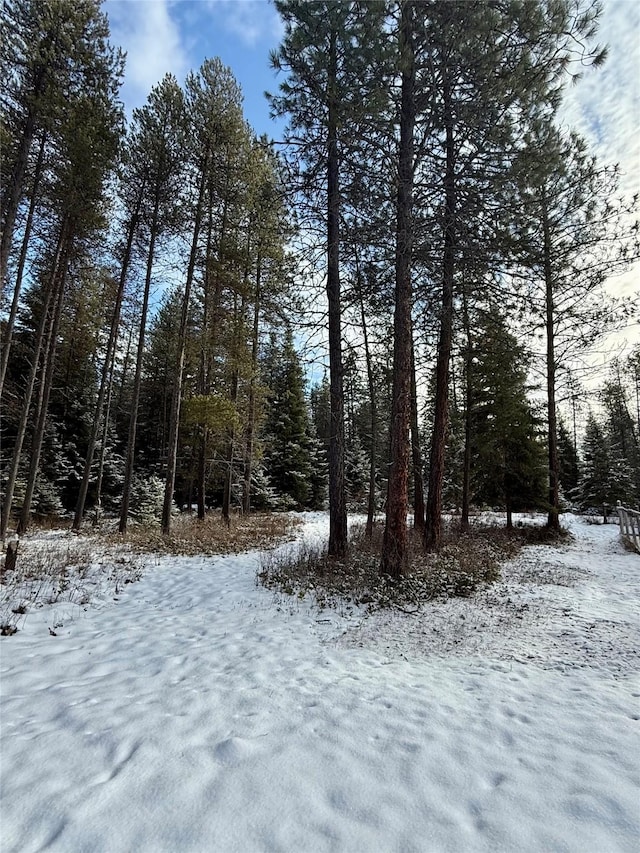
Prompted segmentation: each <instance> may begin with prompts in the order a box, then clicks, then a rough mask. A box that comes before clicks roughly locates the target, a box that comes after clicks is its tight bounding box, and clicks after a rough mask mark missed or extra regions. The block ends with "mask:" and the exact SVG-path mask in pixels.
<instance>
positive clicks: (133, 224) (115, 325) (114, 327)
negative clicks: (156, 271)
mask: <svg viewBox="0 0 640 853" xmlns="http://www.w3.org/2000/svg"><path fill="white" fill-rule="evenodd" d="M143 193H144V184H143V185H142V186H141V188H140V193H139V195H138V198H137V200H136V206H135V209H134V211H133V214H132V215H131V218H130V220H129V227H128V229H127V242H126V245H125V250H124V255H123V258H122V266H121V268H120V278H119V280H118V290H117V292H116V301H115V305H114V307H113V313H112V315H111V328H110V330H109V340H108V341H107V352H106V354H105V358H104V364H103V367H102V374H101V376H100V388H99V390H98V400H97V402H96V412H95V416H94V418H93V424H92V427H91V435H90V436H89V445H88V447H87V455H86V459H85V463H84V472H83V475H82V483H81V484H80V493H79V495H78V501H77V503H76V511H75V516H74V519H73V526H72V529H73V530H76V531H77V530H80V527H81V525H82V518H83V515H84V505H85V502H86V499H87V492H88V490H89V481H90V479H91V466H92V465H93V457H94V455H95V451H96V444H97V442H98V432H99V430H100V422H101V419H102V415H103V411H102V410H103V408H104V400H105V395H106V393H107V388H109V389H111V380H110V379H109V377H110V369H111V365H112V361H113V355H114V353H115V349H116V343H117V341H118V330H119V328H120V313H121V310H122V300H123V298H124V289H125V285H126V281H127V274H128V272H129V263H130V261H131V251H132V248H133V239H134V237H135V234H136V230H137V228H138V219H139V217H140V208H141V206H142V200H143Z"/></svg>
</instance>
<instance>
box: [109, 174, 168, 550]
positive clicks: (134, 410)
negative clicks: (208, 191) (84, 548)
mask: <svg viewBox="0 0 640 853" xmlns="http://www.w3.org/2000/svg"><path fill="white" fill-rule="evenodd" d="M159 209H160V196H159V193H158V191H156V195H155V201H154V207H153V215H152V219H151V231H150V237H149V250H148V253H147V269H146V275H145V281H144V295H143V297H142V311H141V313H140V331H139V335H138V352H137V357H136V372H135V376H134V379H133V397H132V400H131V415H130V417H129V435H128V438H127V455H126V461H125V469H124V483H123V486H122V503H121V504H120V524H119V525H118V530H119V531H120V533H123V534H124V533H126V532H127V521H128V518H129V503H130V501H131V483H132V480H133V464H134V460H135V452H136V432H137V426H138V406H139V404H140V385H141V382H142V360H143V356H144V338H145V330H146V326H147V314H148V311H149V293H150V291H151V274H152V272H153V261H154V255H155V247H156V239H157V236H158V217H159Z"/></svg>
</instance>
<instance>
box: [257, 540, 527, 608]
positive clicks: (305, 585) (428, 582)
mask: <svg viewBox="0 0 640 853" xmlns="http://www.w3.org/2000/svg"><path fill="white" fill-rule="evenodd" d="M542 535H543V534H541V533H539V532H537V533H536V534H535V535H534V536H533V538H534V539H535V540H536V541H538V540H539V539H541V538H542ZM530 536H531V534H530V530H529V528H522V529H520V530H517V531H511V532H507V531H502V530H498V529H496V528H495V527H491V528H481V527H478V526H476V527H474V528H472V530H471V532H470V533H468V534H460V533H459V532H458V531H457V530H456V529H454V528H453V526H452V527H450V528H448V529H447V530H446V535H445V541H444V546H443V547H442V548H441V550H440V551H439V553H437V554H425V553H424V551H423V549H422V543H421V541H420V539H419V538H418V540H417V541H412V542H411V558H410V565H411V571H410V573H409V574H408V575H407V576H406V577H403V578H401V579H400V580H398V581H395V580H392V579H391V578H388V577H381V576H380V573H379V569H380V549H381V540H382V528H381V527H378V528H375V529H374V535H373V537H372V538H371V539H368V538H367V537H366V535H365V532H364V528H363V527H355V528H353V529H352V532H351V542H350V547H349V555H348V557H347V558H346V559H344V560H334V559H331V558H329V557H328V556H327V553H326V548H318V547H315V548H314V547H310V546H308V545H302V546H300V547H298V548H293V549H292V550H291V551H290V552H288V553H286V554H284V555H282V554H266V555H263V557H262V560H261V566H260V569H259V571H258V583H260V584H262V585H263V586H266V587H267V588H269V589H273V590H277V591H279V592H283V593H285V594H288V595H297V596H299V597H304V596H305V595H311V596H313V597H314V598H315V600H316V602H317V604H318V605H319V606H320V607H325V606H335V605H337V604H338V603H340V602H344V601H345V600H346V601H349V602H352V603H354V604H356V605H363V606H365V607H366V608H367V609H368V610H377V609H380V608H385V607H392V608H397V609H400V610H405V611H407V612H417V611H418V610H419V609H420V608H421V607H422V606H423V605H424V604H426V603H427V602H428V601H431V600H433V599H436V598H452V597H456V596H463V597H468V596H470V595H472V594H473V593H474V592H475V591H476V590H477V589H478V588H479V587H481V586H485V585H487V584H491V583H493V582H495V581H496V580H498V579H499V577H500V563H501V562H502V561H504V560H506V559H509V558H511V557H513V556H515V554H516V553H517V552H518V551H519V550H520V548H521V547H522V545H524V544H527V543H528V541H529V538H530Z"/></svg>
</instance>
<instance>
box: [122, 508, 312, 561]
mask: <svg viewBox="0 0 640 853" xmlns="http://www.w3.org/2000/svg"><path fill="white" fill-rule="evenodd" d="M301 523H302V519H300V518H299V517H297V516H293V515H288V514H284V513H273V514H271V513H250V514H249V515H240V514H238V515H232V516H231V519H230V523H229V524H227V523H226V522H225V521H224V519H223V518H222V517H221V515H220V514H219V513H215V514H214V513H207V515H206V516H205V517H204V519H202V520H200V519H198V517H197V516H195V515H193V514H191V513H184V514H183V515H179V516H177V517H176V518H175V519H174V520H173V522H172V529H171V533H170V534H169V535H168V536H164V535H163V534H162V531H161V530H160V528H159V527H155V526H154V527H151V526H149V525H144V526H143V525H138V524H130V525H129V527H128V528H127V534H126V537H125V540H126V542H127V543H128V544H129V545H130V546H131V547H133V548H134V549H136V550H138V551H143V552H145V553H149V552H153V553H167V554H181V555H186V556H197V555H200V554H241V553H243V552H244V551H252V550H254V549H262V550H265V549H268V548H272V547H275V546H276V545H278V544H280V543H281V542H282V540H283V539H288V538H290V539H293V537H294V531H295V528H296V527H297V526H298V525H300V524H301ZM109 538H111V539H112V540H113V541H115V542H119V541H122V537H121V536H120V534H118V533H111V534H109Z"/></svg>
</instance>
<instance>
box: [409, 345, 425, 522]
mask: <svg viewBox="0 0 640 853" xmlns="http://www.w3.org/2000/svg"><path fill="white" fill-rule="evenodd" d="M411 457H412V462H413V526H414V529H415V530H416V531H418V532H419V533H420V534H421V535H424V481H423V477H422V453H421V451H420V432H419V428H418V389H417V387H416V359H415V351H414V347H413V342H412V343H411Z"/></svg>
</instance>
